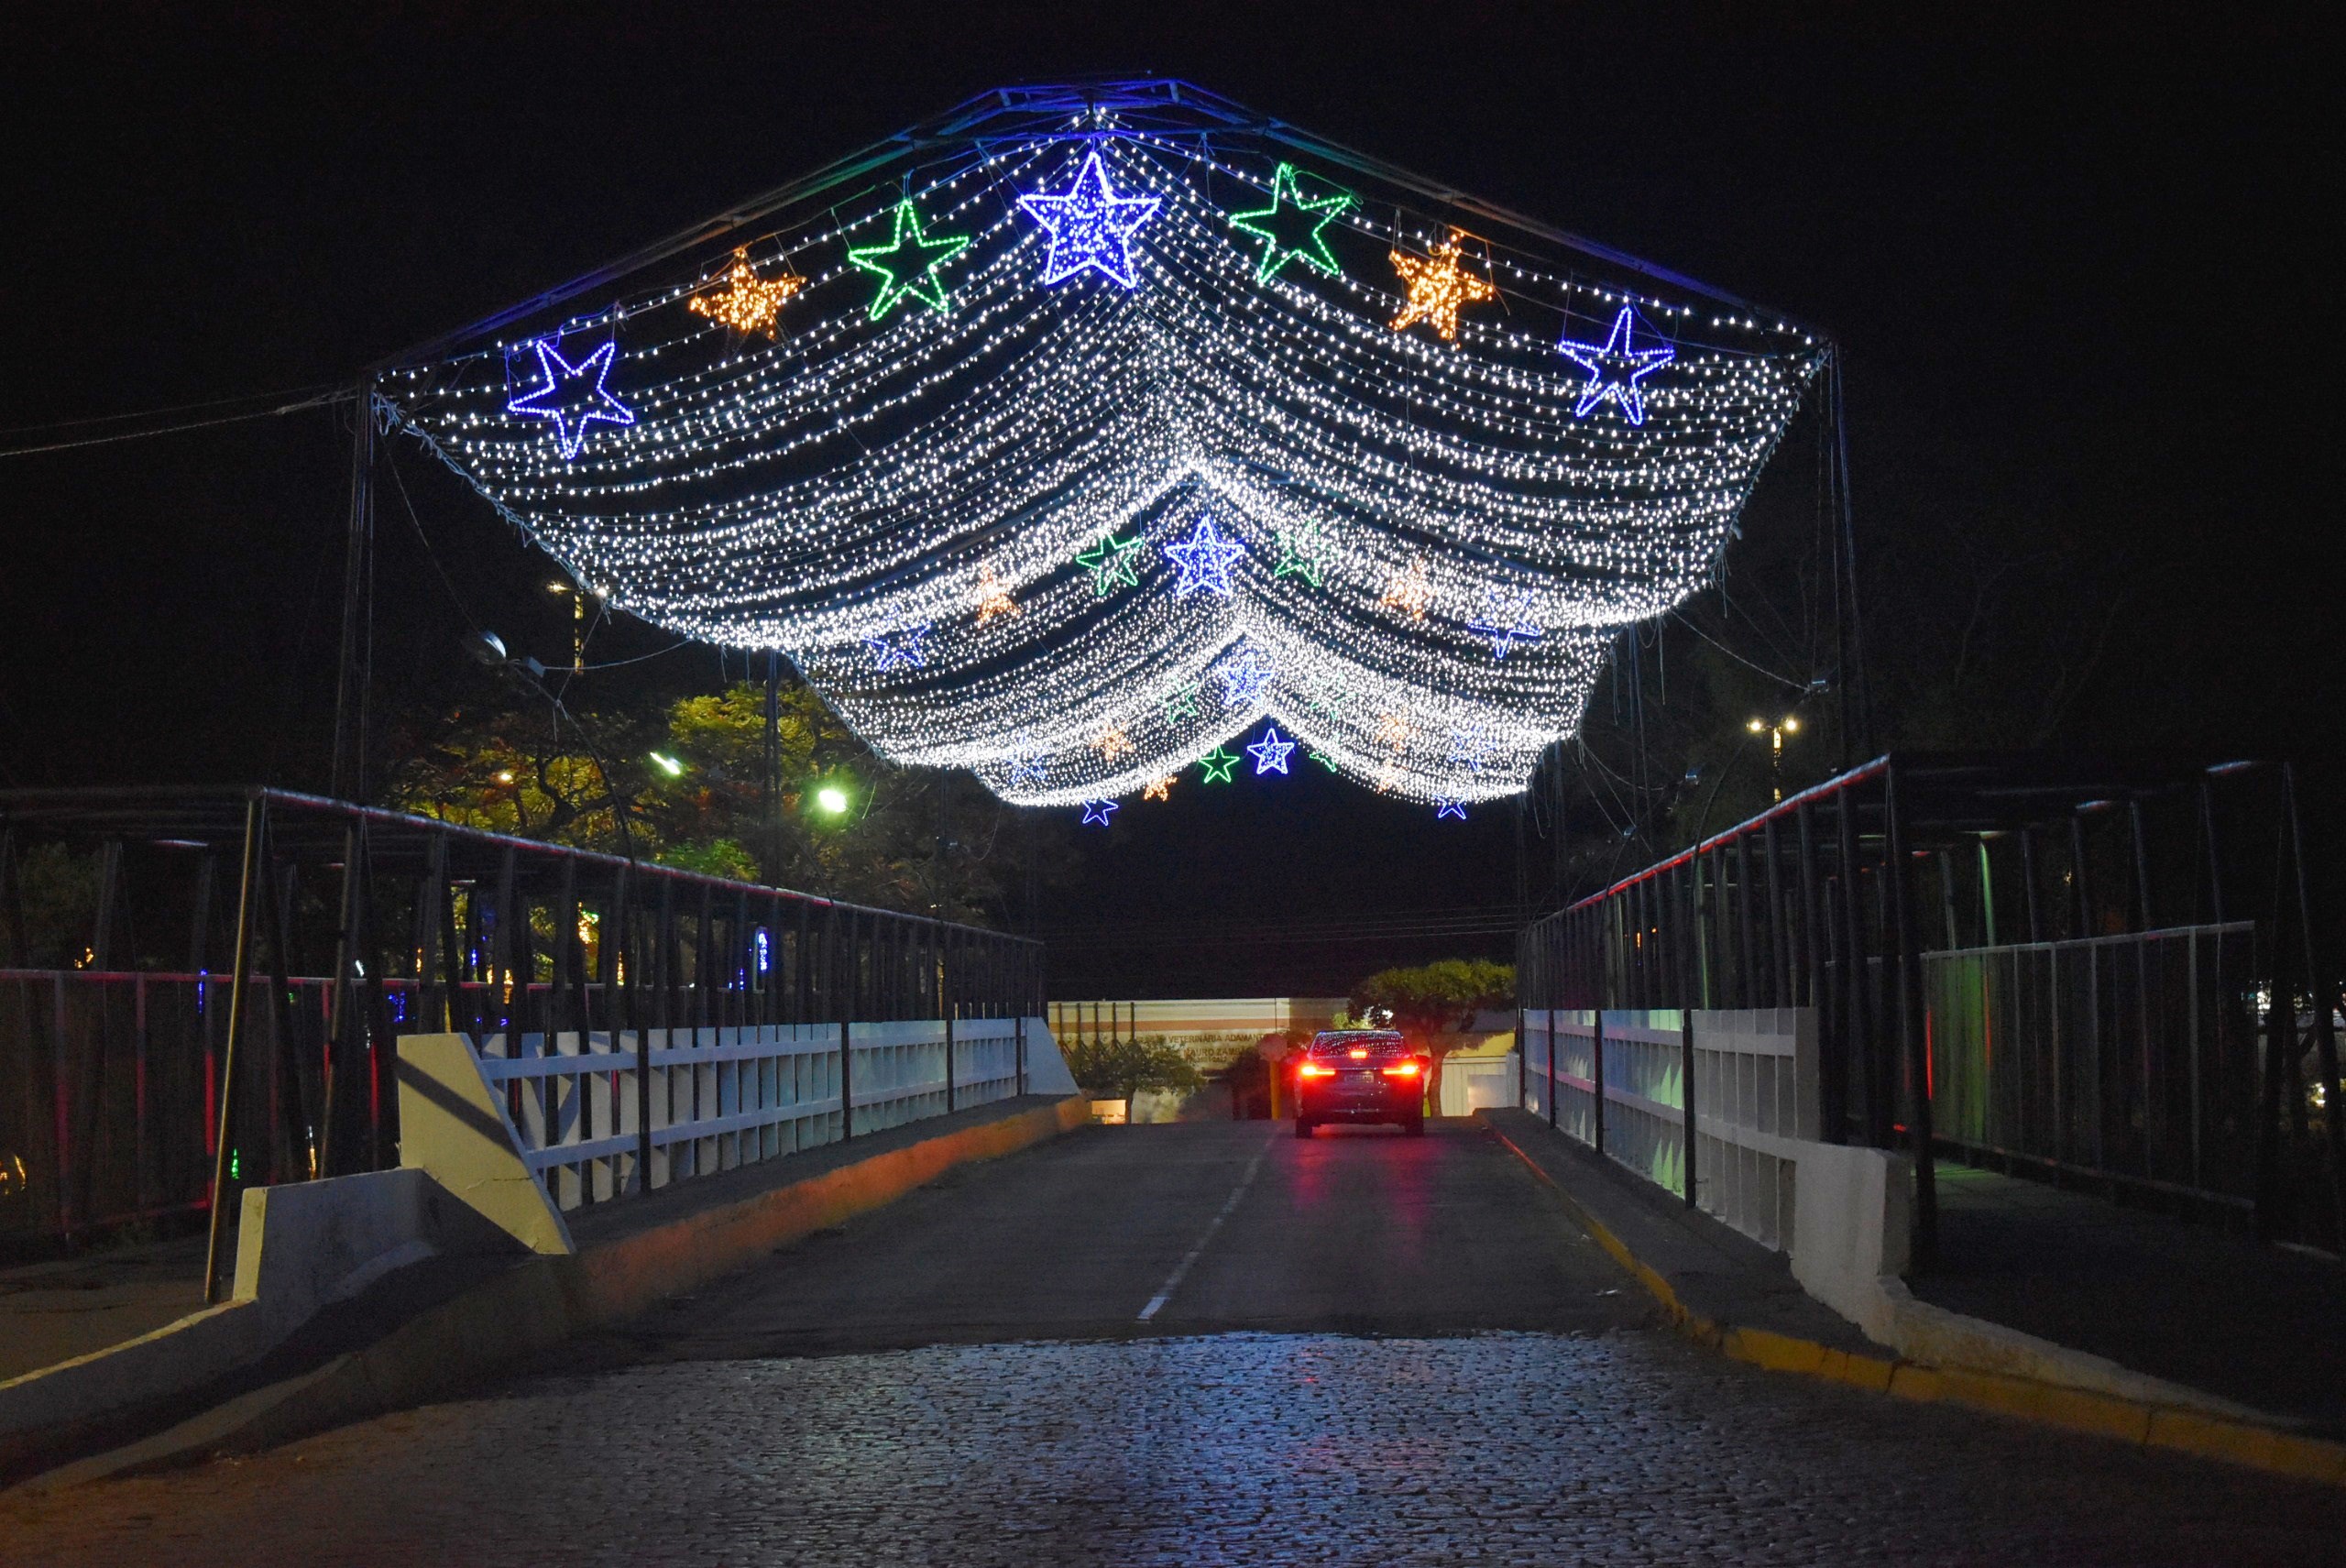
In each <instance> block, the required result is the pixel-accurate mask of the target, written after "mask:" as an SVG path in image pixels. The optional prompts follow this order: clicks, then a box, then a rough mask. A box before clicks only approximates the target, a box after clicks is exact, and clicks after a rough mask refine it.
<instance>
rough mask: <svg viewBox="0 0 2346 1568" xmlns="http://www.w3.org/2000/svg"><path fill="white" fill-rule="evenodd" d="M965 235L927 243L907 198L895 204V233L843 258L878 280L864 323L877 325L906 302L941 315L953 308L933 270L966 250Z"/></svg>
mask: <svg viewBox="0 0 2346 1568" xmlns="http://www.w3.org/2000/svg"><path fill="white" fill-rule="evenodd" d="M969 243H970V236H968V235H965V234H958V235H945V236H939V237H938V238H936V239H931V238H929V237H928V236H926V235H925V234H923V233H922V232H921V222H920V212H919V210H918V209H917V208H915V206H914V205H913V203H912V198H910V197H909V196H908V197H906V198H905V199H904V200H903V201H901V202H899V203H896V232H895V235H894V237H893V238H892V239H890V240H889V242H888V243H887V244H886V245H873V246H866V247H862V248H861V249H856V250H850V251H849V252H848V253H847V258H848V259H849V260H850V261H851V262H853V263H854V264H855V265H856V266H858V267H861V268H862V269H864V270H865V271H866V272H871V273H875V274H877V275H878V276H879V279H880V292H879V293H877V294H875V295H873V296H872V304H871V307H870V309H869V310H867V311H866V312H865V314H866V316H867V317H868V319H870V320H872V321H875V322H876V321H878V320H880V319H881V318H882V316H884V315H886V314H887V313H889V312H890V311H893V310H894V309H895V308H896V307H897V306H898V305H899V304H901V303H903V302H904V301H905V300H907V299H912V300H918V301H919V302H921V303H923V304H925V305H926V306H927V307H928V308H929V309H930V310H932V311H936V312H937V313H940V314H942V313H945V312H947V311H950V310H951V309H952V308H953V300H952V296H951V295H949V294H948V293H947V292H946V291H945V283H944V280H942V279H940V278H939V277H937V269H938V268H940V267H942V266H944V265H945V264H946V263H947V262H948V261H950V260H952V259H953V258H955V257H957V256H959V255H960V254H961V252H962V251H963V250H964V249H965V248H966V247H968V246H969Z"/></svg>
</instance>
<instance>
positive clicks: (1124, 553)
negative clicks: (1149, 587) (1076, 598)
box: [1075, 533, 1140, 598]
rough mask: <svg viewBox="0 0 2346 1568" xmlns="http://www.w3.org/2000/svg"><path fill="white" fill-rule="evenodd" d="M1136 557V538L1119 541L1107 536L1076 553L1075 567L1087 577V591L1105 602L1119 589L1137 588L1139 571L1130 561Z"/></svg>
mask: <svg viewBox="0 0 2346 1568" xmlns="http://www.w3.org/2000/svg"><path fill="white" fill-rule="evenodd" d="M1137 554H1140V536H1139V535H1137V534H1135V535H1134V536H1133V537H1132V538H1130V539H1119V538H1117V537H1116V536H1115V535H1114V534H1113V533H1111V534H1109V535H1107V536H1106V537H1105V538H1103V539H1102V540H1101V541H1100V543H1097V544H1094V545H1093V546H1092V547H1091V549H1089V550H1086V551H1083V552H1081V553H1080V554H1078V555H1077V556H1076V558H1075V564H1076V565H1079V566H1081V567H1082V568H1083V569H1084V570H1086V571H1088V572H1090V573H1091V591H1092V592H1094V593H1096V594H1098V595H1099V596H1100V597H1101V598H1107V597H1108V596H1109V595H1110V594H1113V593H1114V592H1115V591H1116V590H1117V589H1118V588H1119V587H1126V588H1136V587H1140V568H1139V567H1138V566H1137V565H1134V562H1133V557H1134V556H1135V555H1137Z"/></svg>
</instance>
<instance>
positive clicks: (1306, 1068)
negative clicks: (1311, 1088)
mask: <svg viewBox="0 0 2346 1568" xmlns="http://www.w3.org/2000/svg"><path fill="white" fill-rule="evenodd" d="M1295 1076H1296V1077H1298V1078H1333V1077H1335V1076H1336V1069H1334V1068H1332V1067H1321V1065H1320V1064H1319V1063H1318V1062H1316V1061H1308V1062H1305V1063H1304V1064H1303V1065H1302V1066H1301V1067H1299V1068H1297V1069H1295Z"/></svg>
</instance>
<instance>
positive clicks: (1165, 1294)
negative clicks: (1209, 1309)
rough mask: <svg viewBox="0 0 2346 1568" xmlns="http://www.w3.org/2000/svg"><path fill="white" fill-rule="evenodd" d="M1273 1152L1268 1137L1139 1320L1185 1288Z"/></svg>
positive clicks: (1153, 1315) (1162, 1306)
mask: <svg viewBox="0 0 2346 1568" xmlns="http://www.w3.org/2000/svg"><path fill="white" fill-rule="evenodd" d="M1270 1152H1271V1141H1270V1139H1268V1138H1266V1139H1264V1140H1263V1146H1262V1147H1261V1148H1258V1149H1256V1150H1255V1157H1254V1158H1253V1159H1251V1160H1248V1161H1247V1162H1246V1174H1245V1175H1244V1176H1242V1177H1240V1178H1239V1179H1238V1185H1237V1186H1235V1187H1233V1188H1232V1189H1231V1190H1230V1196H1229V1197H1228V1198H1226V1199H1224V1200H1223V1201H1222V1212H1220V1213H1218V1214H1216V1215H1215V1216H1214V1217H1213V1221H1212V1223H1210V1224H1208V1225H1207V1226H1206V1234H1203V1235H1201V1236H1200V1237H1199V1238H1198V1245H1195V1246H1193V1247H1191V1248H1190V1249H1189V1255H1188V1256H1186V1257H1184V1258H1182V1259H1181V1261H1180V1262H1178V1263H1177V1264H1175V1265H1174V1266H1173V1272H1172V1273H1170V1274H1168V1275H1167V1276H1166V1277H1165V1283H1164V1284H1163V1285H1162V1286H1161V1287H1159V1288H1158V1289H1157V1294H1156V1295H1154V1296H1151V1297H1150V1298H1149V1299H1148V1305H1147V1306H1146V1307H1143V1308H1142V1309H1141V1310H1140V1316H1139V1317H1138V1318H1137V1319H1135V1320H1134V1321H1136V1322H1143V1323H1145V1322H1146V1321H1148V1320H1149V1319H1151V1318H1153V1317H1155V1316H1157V1313H1158V1312H1159V1311H1160V1310H1163V1308H1164V1306H1165V1303H1166V1302H1168V1301H1170V1300H1171V1299H1173V1292H1174V1291H1176V1290H1178V1289H1179V1288H1181V1277H1182V1276H1184V1275H1186V1274H1188V1273H1189V1266H1190V1265H1191V1264H1193V1263H1195V1262H1197V1261H1198V1255H1199V1254H1200V1253H1201V1252H1203V1251H1205V1250H1206V1244H1207V1243H1208V1242H1210V1241H1211V1240H1213V1234H1214V1232H1216V1231H1218V1230H1220V1229H1222V1222H1223V1221H1224V1220H1227V1219H1228V1218H1230V1214H1231V1211H1232V1210H1233V1209H1235V1208H1237V1207H1238V1201H1239V1200H1240V1199H1241V1198H1244V1197H1245V1196H1246V1189H1248V1188H1249V1187H1252V1186H1254V1185H1255V1172H1256V1171H1258V1170H1260V1169H1261V1168H1263V1157H1264V1156H1265V1155H1266V1154H1268V1153H1270Z"/></svg>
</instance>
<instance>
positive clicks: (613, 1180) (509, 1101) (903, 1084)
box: [478, 1018, 1065, 1210]
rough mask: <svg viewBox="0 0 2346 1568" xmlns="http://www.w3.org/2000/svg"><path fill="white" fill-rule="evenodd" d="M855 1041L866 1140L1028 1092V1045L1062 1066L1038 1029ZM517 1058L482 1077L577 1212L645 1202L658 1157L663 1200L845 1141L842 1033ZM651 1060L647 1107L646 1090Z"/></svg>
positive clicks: (772, 1033)
mask: <svg viewBox="0 0 2346 1568" xmlns="http://www.w3.org/2000/svg"><path fill="white" fill-rule="evenodd" d="M848 1036H849V1040H850V1046H851V1047H852V1053H853V1054H852V1057H851V1058H850V1060H849V1062H848V1063H847V1066H848V1068H849V1069H850V1070H849V1072H848V1075H847V1077H848V1083H849V1087H850V1093H851V1095H852V1096H853V1100H854V1125H853V1128H852V1131H853V1132H854V1133H856V1134H865V1133H875V1132H881V1131H883V1130H885V1129H887V1128H890V1127H895V1126H901V1125H903V1124H904V1123H907V1122H916V1121H919V1120H921V1119H923V1118H925V1117H928V1116H937V1115H942V1114H944V1113H946V1112H947V1111H948V1110H960V1109H964V1108H966V1107H969V1106H971V1105H981V1104H984V1103H986V1102H990V1101H995V1100H1002V1099H1006V1098H1008V1097H1010V1096H1012V1095H1014V1094H1016V1093H1017V1092H1019V1087H1020V1080H1021V1076H1022V1067H1021V1060H1020V1058H1021V1048H1022V1038H1024V1039H1026V1040H1029V1041H1031V1043H1032V1045H1033V1047H1034V1048H1035V1049H1036V1051H1037V1052H1038V1054H1039V1053H1040V1052H1042V1051H1045V1050H1047V1053H1048V1056H1049V1058H1050V1062H1051V1064H1052V1065H1053V1066H1054V1067H1056V1066H1057V1064H1058V1050H1057V1047H1055V1046H1051V1045H1050V1036H1049V1035H1048V1034H1047V1032H1046V1031H1044V1030H1043V1029H1042V1026H1041V1021H1040V1020H1039V1019H1034V1020H1020V1019H1015V1018H959V1019H954V1020H952V1021H950V1024H949V1025H948V1021H946V1020H943V1019H918V1020H913V1021H897V1022H890V1023H871V1024H850V1025H848ZM948 1036H949V1038H950V1042H951V1057H952V1060H951V1062H950V1064H949V1075H948V1062H947V1059H946V1058H947V1042H948ZM646 1047H648V1049H649V1052H650V1058H649V1070H650V1073H651V1083H650V1085H649V1094H648V1096H646V1095H644V1094H642V1093H641V1090H640V1089H639V1086H638V1083H637V1074H638V1073H639V1072H640V1071H641V1070H644V1067H645V1063H644V1060H643V1058H641V1055H640V1050H641V1049H642V1048H646ZM478 1056H479V1064H480V1071H481V1077H482V1078H483V1079H484V1080H487V1082H488V1085H489V1086H490V1088H491V1090H492V1091H496V1092H498V1093H500V1094H502V1095H504V1096H505V1099H506V1108H507V1111H508V1113H510V1119H511V1122H512V1124H513V1130H514V1133H515V1135H516V1137H517V1138H518V1139H519V1141H520V1144H521V1149H520V1151H519V1152H520V1154H521V1159H522V1163H523V1164H524V1165H526V1166H527V1167H528V1168H529V1170H530V1171H531V1173H532V1175H533V1176H536V1177H538V1178H539V1179H541V1180H543V1181H544V1182H545V1183H546V1184H547V1191H548V1193H549V1195H550V1196H551V1197H552V1198H553V1199H554V1202H555V1203H556V1204H557V1205H558V1206H559V1207H561V1208H563V1209H565V1210H567V1209H576V1208H577V1207H579V1206H580V1205H582V1204H585V1203H586V1202H589V1201H595V1202H600V1201H608V1200H609V1199H611V1198H614V1197H617V1196H619V1195H620V1194H623V1193H628V1192H630V1191H632V1190H634V1189H635V1187H636V1167H637V1164H638V1162H639V1160H640V1159H641V1157H643V1152H644V1149H645V1147H646V1145H647V1143H648V1145H649V1148H650V1154H651V1164H652V1168H651V1181H650V1184H649V1185H650V1186H651V1187H652V1188H654V1189H657V1188H662V1187H665V1186H668V1185H670V1184H672V1183H674V1182H676V1181H681V1180H685V1179H688V1178H691V1177H695V1176H703V1175H708V1174H711V1173H714V1172H716V1171H719V1170H731V1169H734V1168H737V1167H740V1166H743V1165H750V1164H753V1163H755V1162H757V1161H759V1160H767V1159H778V1158H781V1157H785V1156H788V1155H792V1154H796V1153H798V1152H799V1151H801V1150H803V1149H810V1148H818V1147H820V1146H823V1145H825V1144H830V1143H836V1142H838V1141H839V1138H840V1137H841V1136H842V1135H843V1132H844V1130H845V1129H843V1127H842V1118H841V1114H840V1110H841V1106H840V1096H839V1068H840V1059H839V1025H837V1024H775V1025H749V1026H744V1027H740V1028H703V1029H646V1030H642V1031H640V1032H638V1031H622V1032H621V1033H619V1035H618V1036H617V1037H616V1038H614V1036H612V1034H611V1033H610V1032H609V1031H607V1030H595V1031H593V1032H591V1033H589V1034H587V1035H586V1036H584V1037H583V1039H582V1037H581V1036H579V1035H578V1034H577V1033H576V1031H570V1030H565V1031H564V1032H562V1033H560V1034H557V1035H554V1036H546V1035H543V1034H527V1035H520V1036H512V1037H511V1038H510V1049H509V1038H508V1036H504V1035H489V1036H485V1037H484V1038H482V1039H481V1040H480V1042H479V1047H478ZM1064 1074H1065V1069H1063V1068H1061V1069H1058V1076H1060V1077H1063V1076H1064ZM1046 1087H1047V1088H1051V1089H1055V1088H1056V1085H1055V1084H1053V1085H1047V1086H1046ZM647 1101H648V1103H649V1105H650V1128H651V1135H650V1137H649V1139H648V1140H647V1139H646V1138H645V1137H644V1135H643V1133H642V1128H643V1126H644V1122H643V1120H642V1117H641V1106H642V1105H643V1104H644V1103H646V1102H647Z"/></svg>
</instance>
